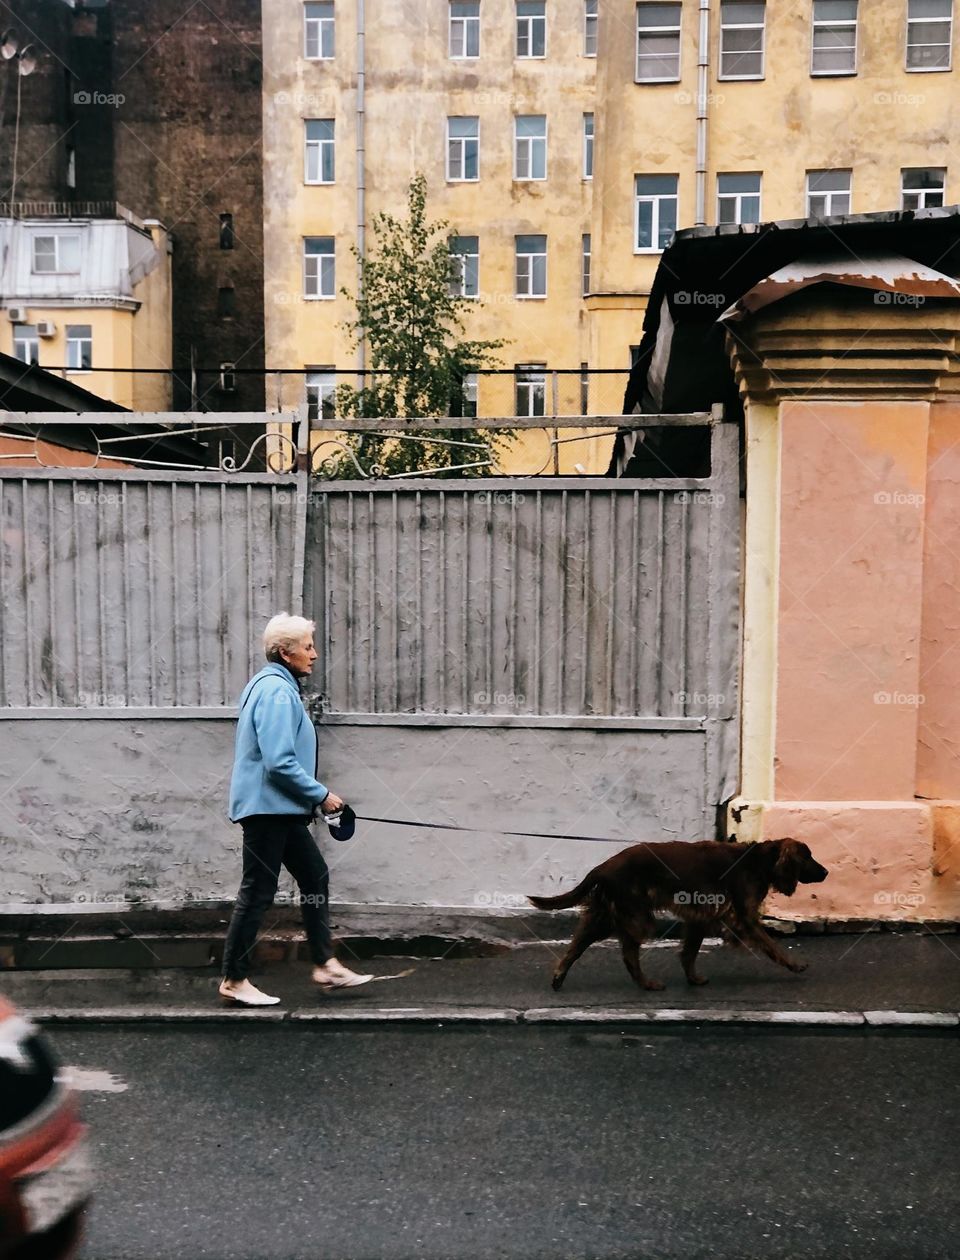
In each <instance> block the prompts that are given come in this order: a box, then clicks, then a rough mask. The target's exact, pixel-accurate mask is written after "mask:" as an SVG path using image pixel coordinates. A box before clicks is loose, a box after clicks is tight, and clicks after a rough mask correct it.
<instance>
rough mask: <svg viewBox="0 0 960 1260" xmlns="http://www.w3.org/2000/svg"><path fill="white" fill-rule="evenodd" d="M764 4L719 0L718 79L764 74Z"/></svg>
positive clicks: (737, 0) (742, 0) (747, 77)
mask: <svg viewBox="0 0 960 1260" xmlns="http://www.w3.org/2000/svg"><path fill="white" fill-rule="evenodd" d="M765 12H766V5H764V4H753V3H749V2H748V0H721V4H720V74H719V76H718V77H719V78H721V79H762V78H763V23H764V15H765Z"/></svg>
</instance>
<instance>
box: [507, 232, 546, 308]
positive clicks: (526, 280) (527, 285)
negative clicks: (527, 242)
mask: <svg viewBox="0 0 960 1260" xmlns="http://www.w3.org/2000/svg"><path fill="white" fill-rule="evenodd" d="M530 236H538V237H542V239H543V251H542V252H541V251H540V250H536V251H526V250H525V251H523V252H521V250H520V241H521V239H522V238H523V237H530ZM547 251H548V240H547V236H546V234H545V233H544V232H521V233H519V234H518V235H517V236H515V237H514V241H513V279H514V296H515V297H516V298H517V300H518V301H521V302H538V301H543V299H544V298H545V297H546V296H547ZM538 258H542V259H543V292H542V293H536V292H534V291H533V290H534V287H535V281H536V265H535V262H534V260H535V259H538ZM521 259H524V260H526V265H525V267H524V269H523V270H524V271H525V275H524V276H521V266H520V260H521ZM521 284H523V285H524V288H523V289H521Z"/></svg>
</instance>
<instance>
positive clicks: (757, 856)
mask: <svg viewBox="0 0 960 1260" xmlns="http://www.w3.org/2000/svg"><path fill="white" fill-rule="evenodd" d="M828 873H829V872H828V871H827V869H826V867H824V866H821V865H820V863H819V862H817V861H815V860H814V857H813V855H812V854H811V852H810V850H809V849H808V848H807V846H806V845H805V844H801V842H800V841H799V840H790V839H786V840H764V841H761V842H760V843H758V844H727V843H724V842H722V841H714V840H702V841H698V842H695V843H688V842H685V841H682V840H674V841H668V842H666V843H663V844H635V845H633V846H632V847H631V848H629V849H624V850H623V852H622V853H617V854H616V855H615V856H614V857H612V858H609V859H608V860H607V861H606V862H602V863H601V864H600V865H599V866H595V867H594V868H593V870H592V871H590V873H589V874H588V875H586V876H585V877H584V878H583V879H582V880H581V881H580V883H579V884H577V886H576V888H573V889H571V890H570V892H568V893H561V894H560V896H559V897H530V898H529V900H530V901H531V902H532V903H533V904H534V905H535V906H537V908H538V909H540V910H566V909H569V908H570V907H571V906H578V905H582V906H583V911H582V913H581V916H580V922H579V923H578V924H577V929H576V931H575V933H574V936H573V940H572V941H571V942H570V948H569V949H568V950H567V952H566V954H564V956H563V958H562V959H561V960H560V962H559V963H558V964H557V969H556V971H555V972H554V975H553V987H554V988H555V989H559V988H560V986H561V985H562V984H563V982H564V979H565V978H566V974H567V972H568V971H569V970H570V968H571V967H572V966H573V964H574V963H575V962H576V961H577V959H578V958H579V957H580V955H581V954H582V953H583V952H584V950H586V949H588V948H589V947H590V946H591V945H593V944H594V943H595V942H596V941H602V940H605V939H606V938H607V937H608V936H616V937H619V939H620V948H621V950H622V952H623V961H624V963H625V964H626V967H627V971H629V972H630V975H631V976H632V977H633V979H634V980H636V982H637V984H639V985H640V986H641V988H644V989H662V988H664V985H662V984H660V983H659V981H657V980H650V979H648V978H647V977H646V976H645V975H644V974H643V971H642V970H641V968H640V946H641V945H642V944H643V942H644V941H645V940H646V939H647V937H649V936H651V935H652V934H653V932H654V931H655V928H656V923H655V920H654V914H655V913H656V912H657V911H658V910H669V911H671V912H672V913H673V914H674V915H675V916H676V917H677V918H678V919H681V920H683V923H684V936H683V949H682V950H681V953H680V962H681V965H682V967H683V970H684V974H685V975H686V977H687V980H688V982H689V983H690V984H706V979H705V977H703V976H701V975H699V974H698V972H697V970H696V958H697V953H698V951H699V949H700V946H701V945H702V944H703V938H704V937H705V936H706V934H707V929H708V928H713V929H715V930H719V931H721V932H722V933H723V936H724V938H725V939H727V940H730V941H732V942H733V943H734V944H740V945H745V946H747V947H750V946H751V945H756V946H759V948H760V949H761V950H763V952H764V953H765V954H766V955H767V957H768V958H772V959H773V961H774V962H776V963H779V964H780V966H781V967H786V968H787V969H788V970H789V971H804V970H806V966H807V964H806V963H796V962H791V960H790V959H789V958H788V957H787V956H786V954H784V953H783V951H782V950H781V949H780V948H779V947H778V946H777V943H776V941H774V940H773V938H772V937H771V936H769V935H768V934H767V933H766V932H765V931H764V930H763V928H762V927H761V925H760V906H761V904H762V902H763V899H764V897H765V896H766V895H767V893H768V892H769V891H770V889H771V888H774V889H776V891H777V892H780V893H783V894H784V895H785V896H787V897H789V896H791V895H792V894H793V893H794V892H796V889H797V884H819V883H820V882H821V881H822V880H825V879H826V878H827V875H828Z"/></svg>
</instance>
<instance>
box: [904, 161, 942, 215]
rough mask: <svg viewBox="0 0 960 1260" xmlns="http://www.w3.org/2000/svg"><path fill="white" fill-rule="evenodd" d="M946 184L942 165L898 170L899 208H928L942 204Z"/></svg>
mask: <svg viewBox="0 0 960 1260" xmlns="http://www.w3.org/2000/svg"><path fill="white" fill-rule="evenodd" d="M946 186H947V172H946V168H945V167H943V166H926V167H924V166H918V167H907V168H905V169H904V170H902V171H901V172H900V209H901V210H929V209H930V208H931V207H933V206H942V205H943V197H944V192H945V190H946Z"/></svg>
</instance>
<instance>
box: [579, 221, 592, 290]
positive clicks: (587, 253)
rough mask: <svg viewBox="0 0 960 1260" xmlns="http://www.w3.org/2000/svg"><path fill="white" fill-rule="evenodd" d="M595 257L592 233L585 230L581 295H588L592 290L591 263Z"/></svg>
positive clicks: (582, 244)
mask: <svg viewBox="0 0 960 1260" xmlns="http://www.w3.org/2000/svg"><path fill="white" fill-rule="evenodd" d="M592 257H593V250H592V246H591V240H590V233H589V232H584V233H583V234H582V235H581V237H580V296H581V297H586V296H587V294H588V293H589V292H590V263H591V261H592Z"/></svg>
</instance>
